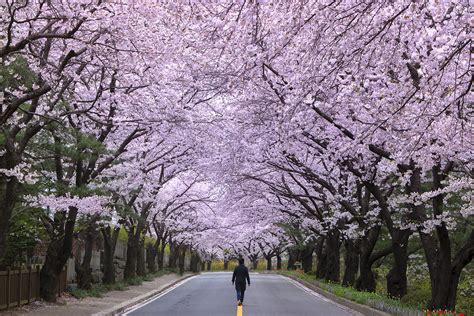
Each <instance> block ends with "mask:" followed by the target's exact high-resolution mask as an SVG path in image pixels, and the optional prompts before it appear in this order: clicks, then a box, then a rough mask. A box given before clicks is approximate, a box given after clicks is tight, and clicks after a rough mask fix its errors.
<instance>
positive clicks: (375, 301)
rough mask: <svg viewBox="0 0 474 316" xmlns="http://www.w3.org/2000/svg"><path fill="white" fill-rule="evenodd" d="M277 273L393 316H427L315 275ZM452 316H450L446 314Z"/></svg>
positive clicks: (421, 310) (414, 307)
mask: <svg viewBox="0 0 474 316" xmlns="http://www.w3.org/2000/svg"><path fill="white" fill-rule="evenodd" d="M277 273H279V274H282V275H287V276H293V277H297V278H298V279H301V280H304V281H306V282H309V283H312V284H315V285H317V286H318V287H320V288H322V289H324V290H325V291H328V292H330V293H332V294H334V295H337V296H339V297H342V298H345V299H348V300H350V301H353V302H356V303H359V304H363V305H367V306H370V307H373V308H375V309H378V310H381V311H384V312H387V313H390V314H392V315H403V316H406V315H410V316H411V315H425V313H424V312H423V309H422V308H420V306H411V305H407V304H404V303H402V302H401V301H399V300H394V299H389V298H387V297H384V296H381V295H379V294H377V293H371V292H360V291H357V290H356V289H354V288H350V287H345V286H342V285H340V284H336V283H327V282H323V281H319V280H315V278H314V275H310V274H305V273H303V272H298V271H278V272H277ZM444 315H450V314H444Z"/></svg>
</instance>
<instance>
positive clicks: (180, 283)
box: [120, 275, 197, 316]
mask: <svg viewBox="0 0 474 316" xmlns="http://www.w3.org/2000/svg"><path fill="white" fill-rule="evenodd" d="M195 277H197V275H195V276H192V277H189V278H187V279H185V280H183V281H181V282H178V283H176V284H175V285H173V286H172V287H169V288H167V289H166V290H164V291H163V292H160V293H158V294H157V295H156V296H153V297H151V298H149V299H147V300H145V301H143V302H141V303H140V304H138V305H134V306H132V307H130V308H128V309H126V310H125V311H124V312H123V313H122V314H120V315H124V316H126V315H128V314H130V313H132V312H134V311H136V310H137V309H140V308H142V307H143V306H145V305H147V304H150V303H151V302H153V301H155V300H157V299H159V298H160V297H162V296H165V295H166V294H168V293H169V292H171V291H173V290H174V289H176V288H177V287H179V286H181V285H183V284H184V283H186V282H188V281H189V280H191V279H194V278H195Z"/></svg>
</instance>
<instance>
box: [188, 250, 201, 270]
mask: <svg viewBox="0 0 474 316" xmlns="http://www.w3.org/2000/svg"><path fill="white" fill-rule="evenodd" d="M199 263H200V258H199V255H198V254H197V253H196V252H195V251H191V262H190V270H191V272H193V273H197V272H199Z"/></svg>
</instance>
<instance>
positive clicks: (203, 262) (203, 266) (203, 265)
mask: <svg viewBox="0 0 474 316" xmlns="http://www.w3.org/2000/svg"><path fill="white" fill-rule="evenodd" d="M204 270H206V262H205V261H201V271H204Z"/></svg>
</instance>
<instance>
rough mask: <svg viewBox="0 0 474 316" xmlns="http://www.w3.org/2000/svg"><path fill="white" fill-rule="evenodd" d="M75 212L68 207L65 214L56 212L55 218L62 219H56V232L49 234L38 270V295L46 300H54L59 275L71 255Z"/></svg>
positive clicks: (75, 209)
mask: <svg viewBox="0 0 474 316" xmlns="http://www.w3.org/2000/svg"><path fill="white" fill-rule="evenodd" d="M77 212H78V210H77V208H75V207H70V208H69V212H68V213H67V214H66V213H65V212H63V213H59V214H56V218H58V217H59V216H63V219H58V222H59V224H58V225H57V227H56V228H57V229H56V232H57V233H56V234H54V235H52V236H51V241H50V243H49V245H48V249H47V251H46V259H45V263H44V265H43V267H42V269H41V272H40V295H41V297H42V298H43V299H44V300H45V301H47V302H55V301H56V294H57V291H56V286H57V284H58V280H59V276H60V274H61V271H62V270H63V268H64V265H65V264H66V262H67V260H68V259H69V258H70V257H71V252H72V243H73V239H74V226H75V224H76V218H77Z"/></svg>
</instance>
